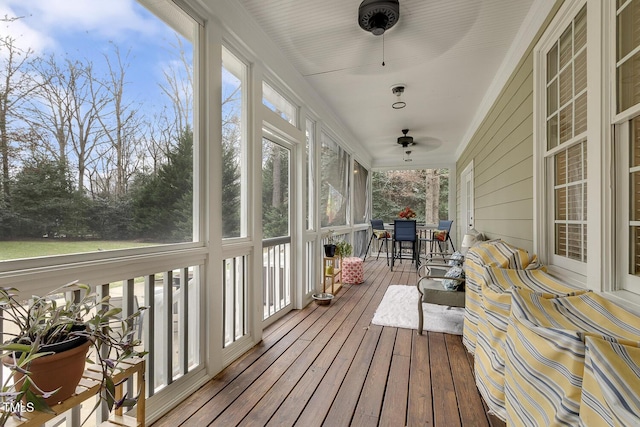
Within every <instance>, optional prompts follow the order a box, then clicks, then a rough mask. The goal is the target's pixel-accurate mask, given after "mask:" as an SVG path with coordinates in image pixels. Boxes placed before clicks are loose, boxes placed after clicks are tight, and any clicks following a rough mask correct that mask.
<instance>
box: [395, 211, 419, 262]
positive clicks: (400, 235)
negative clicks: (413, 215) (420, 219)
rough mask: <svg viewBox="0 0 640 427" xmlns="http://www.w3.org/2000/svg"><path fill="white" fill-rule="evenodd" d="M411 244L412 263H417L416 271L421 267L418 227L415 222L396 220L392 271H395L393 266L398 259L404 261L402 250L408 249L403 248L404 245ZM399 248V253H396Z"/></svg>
mask: <svg viewBox="0 0 640 427" xmlns="http://www.w3.org/2000/svg"><path fill="white" fill-rule="evenodd" d="M406 242H408V243H411V247H410V249H411V258H405V259H411V262H415V263H416V269H417V268H418V267H419V264H420V262H419V260H420V258H419V257H418V236H417V226H416V221H415V220H404V219H403V220H395V221H394V222H393V242H392V245H391V246H392V249H391V271H393V264H394V262H395V260H396V259H399V260H402V249H403V248H405V249H406V248H407V246H403V243H406ZM396 246H397V252H396Z"/></svg>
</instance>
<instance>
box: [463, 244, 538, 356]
mask: <svg viewBox="0 0 640 427" xmlns="http://www.w3.org/2000/svg"><path fill="white" fill-rule="evenodd" d="M485 266H492V267H502V268H515V269H525V268H526V269H536V268H541V266H542V265H541V264H540V263H539V262H538V259H537V257H536V256H535V255H530V254H529V252H527V251H525V250H524V249H519V248H516V247H515V246H512V245H510V244H508V243H506V242H504V241H502V240H489V241H487V242H483V243H481V244H479V245H476V246H474V247H472V248H471V249H469V252H467V256H466V257H465V261H464V272H465V278H466V283H465V288H466V298H465V313H464V332H463V336H462V342H463V343H464V345H465V347H466V348H467V351H469V352H470V353H471V354H473V353H475V349H476V335H477V330H478V317H479V316H480V312H481V311H482V284H483V283H484V269H483V267H485Z"/></svg>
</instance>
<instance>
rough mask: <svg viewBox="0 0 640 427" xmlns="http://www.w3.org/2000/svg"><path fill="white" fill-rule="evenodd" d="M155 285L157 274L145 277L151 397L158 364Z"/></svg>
mask: <svg viewBox="0 0 640 427" xmlns="http://www.w3.org/2000/svg"><path fill="white" fill-rule="evenodd" d="M155 283H156V276H155V274H151V275H149V276H145V278H144V297H145V305H146V306H147V307H148V308H147V310H146V312H145V318H146V321H145V322H144V324H143V325H144V336H143V340H144V347H145V351H148V352H149V356H148V357H147V372H146V378H147V381H146V382H147V395H148V396H149V397H151V396H153V394H154V393H155V389H156V383H155V374H156V363H155V357H154V355H155V354H154V352H155V346H156V339H155V335H154V329H155V317H156V316H155V310H156V304H155V299H156V298H155Z"/></svg>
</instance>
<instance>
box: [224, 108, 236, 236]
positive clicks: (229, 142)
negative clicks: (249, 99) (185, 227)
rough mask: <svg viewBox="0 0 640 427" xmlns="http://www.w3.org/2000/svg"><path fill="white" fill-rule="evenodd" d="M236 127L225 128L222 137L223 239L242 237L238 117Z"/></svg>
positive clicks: (228, 126)
mask: <svg viewBox="0 0 640 427" xmlns="http://www.w3.org/2000/svg"><path fill="white" fill-rule="evenodd" d="M235 121H236V122H237V125H236V126H231V125H227V126H225V127H223V129H222V131H223V137H222V219H223V221H222V237H225V238H228V237H238V236H239V235H240V215H241V212H240V207H241V199H240V198H241V194H240V192H241V183H240V177H241V175H240V159H239V153H238V150H237V149H236V147H237V144H238V141H239V140H240V135H239V132H240V126H239V122H240V118H239V117H237V116H236V118H235Z"/></svg>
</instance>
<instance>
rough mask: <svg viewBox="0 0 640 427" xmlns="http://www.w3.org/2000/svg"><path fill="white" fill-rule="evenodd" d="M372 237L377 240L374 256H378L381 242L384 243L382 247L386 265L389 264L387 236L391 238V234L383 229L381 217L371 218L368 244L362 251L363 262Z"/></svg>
mask: <svg viewBox="0 0 640 427" xmlns="http://www.w3.org/2000/svg"><path fill="white" fill-rule="evenodd" d="M374 237H375V239H376V240H377V241H378V256H376V259H378V258H380V250H381V249H382V243H384V248H385V251H386V253H387V265H389V238H391V235H390V234H389V232H388V231H387V230H385V228H384V222H383V221H382V220H381V219H372V220H371V237H370V238H369V244H367V250H366V251H365V252H364V258H363V259H362V261H363V262H364V261H365V260H366V259H367V254H368V253H369V248H370V247H371V242H372V241H373V238H374Z"/></svg>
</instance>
